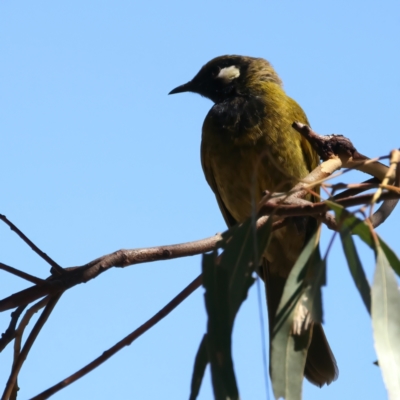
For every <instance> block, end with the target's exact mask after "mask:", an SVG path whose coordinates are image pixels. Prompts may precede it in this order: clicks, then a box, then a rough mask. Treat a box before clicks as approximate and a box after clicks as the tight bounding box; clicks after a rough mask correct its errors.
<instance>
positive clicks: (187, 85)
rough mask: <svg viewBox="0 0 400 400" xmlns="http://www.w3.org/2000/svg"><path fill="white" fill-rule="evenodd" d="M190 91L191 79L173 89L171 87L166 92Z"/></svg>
mask: <svg viewBox="0 0 400 400" xmlns="http://www.w3.org/2000/svg"><path fill="white" fill-rule="evenodd" d="M191 91H192V81H190V82H188V83H185V84H184V85H181V86H178V87H176V88H175V89H172V90H171V91H170V92H169V93H168V94H175V93H184V92H191Z"/></svg>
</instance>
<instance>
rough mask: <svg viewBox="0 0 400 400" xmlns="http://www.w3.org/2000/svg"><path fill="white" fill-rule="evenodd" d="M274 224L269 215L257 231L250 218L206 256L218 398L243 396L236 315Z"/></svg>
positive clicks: (209, 333) (209, 340)
mask: <svg viewBox="0 0 400 400" xmlns="http://www.w3.org/2000/svg"><path fill="white" fill-rule="evenodd" d="M271 226H272V219H271V218H269V219H268V221H267V223H266V224H265V225H264V226H262V227H261V228H260V229H258V231H257V232H256V231H255V225H254V223H253V221H252V219H248V220H247V221H245V222H244V223H243V224H241V225H238V226H235V227H233V228H232V229H229V230H228V231H227V232H225V233H224V234H223V235H222V237H223V240H222V241H221V243H220V244H219V245H220V247H222V248H223V249H224V251H223V253H222V254H221V255H220V256H219V257H218V255H217V252H216V251H214V252H213V253H212V254H204V255H203V285H204V287H205V289H206V291H205V295H204V297H205V303H206V309H207V314H208V323H207V335H206V341H207V350H208V357H209V361H210V364H211V378H212V382H213V389H214V396H215V398H216V399H218V400H219V399H221V400H222V399H223V400H226V399H228V398H229V399H232V400H233V399H238V398H239V392H238V388H237V383H236V378H235V373H234V367H233V360H232V353H231V340H232V339H231V335H232V328H233V324H234V319H235V316H236V314H237V312H238V310H239V308H240V306H241V304H242V303H243V301H244V300H245V299H246V297H247V293H248V290H249V288H250V286H251V285H252V284H253V283H254V281H255V278H253V276H252V275H253V273H254V271H255V268H256V266H258V264H259V262H260V260H261V257H262V254H263V252H264V249H265V247H266V245H267V243H268V240H269V236H270V232H271ZM196 379H197V378H196V376H195V374H193V378H192V382H197V380H196ZM200 382H201V380H200ZM199 384H200V383H199ZM196 387H197V383H196V385H195V389H196ZM192 392H193V393H194V394H195V395H197V394H196V392H195V391H193V390H192ZM194 398H195V397H194Z"/></svg>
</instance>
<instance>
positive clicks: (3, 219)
mask: <svg viewBox="0 0 400 400" xmlns="http://www.w3.org/2000/svg"><path fill="white" fill-rule="evenodd" d="M0 219H1V220H2V221H3V222H4V223H5V224H7V225H8V226H9V227H10V229H11V230H12V231H14V232H15V233H16V234H17V235H18V236H19V237H20V238H21V239H22V240H23V241H24V242H25V243H26V244H27V245H28V246H29V247H30V248H31V249H32V250H33V251H34V252H35V253H36V254H37V255H38V256H40V257H42V258H43V260H45V261H46V262H47V263H49V264H50V265H51V266H52V267H53V268H54V270H55V271H57V272H58V273H59V274H62V272H63V268H62V267H61V266H60V265H58V264H57V263H56V262H55V261H54V260H53V259H52V258H51V257H49V256H48V255H47V254H46V253H45V252H43V251H42V250H40V249H39V247H37V246H36V245H35V243H33V242H32V240H30V239H29V238H28V237H27V236H26V235H25V234H24V233H22V232H21V231H20V230H19V229H18V228H17V227H16V226H15V225H14V224H13V223H12V222H11V221H10V220H9V219H8V218H7V217H6V216H5V215H3V214H0Z"/></svg>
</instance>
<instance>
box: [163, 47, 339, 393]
mask: <svg viewBox="0 0 400 400" xmlns="http://www.w3.org/2000/svg"><path fill="white" fill-rule="evenodd" d="M181 92H194V93H198V94H200V95H202V96H205V97H208V98H209V99H210V100H212V101H213V102H214V103H215V104H214V105H213V106H212V107H211V109H210V111H209V112H208V114H207V116H206V119H205V120H204V124H203V134H202V143H201V161H202V166H203V170H204V175H205V177H206V180H207V182H208V184H209V185H210V187H211V189H212V190H213V192H214V194H215V197H216V198H217V202H218V205H219V208H220V210H221V212H222V214H223V216H224V219H225V221H226V223H227V225H228V226H233V225H234V224H236V223H238V222H239V223H240V222H243V221H244V220H245V219H246V218H248V217H249V216H250V215H251V212H252V207H253V204H258V202H259V201H260V199H261V197H262V194H263V192H264V191H265V190H268V191H269V192H277V191H279V192H284V191H287V190H290V189H291V188H292V187H293V186H294V185H295V184H296V183H297V182H298V181H299V179H301V178H304V177H305V176H306V175H308V174H309V172H310V171H312V170H313V169H314V168H315V167H316V166H317V165H318V163H319V157H318V155H317V153H316V152H315V151H314V150H313V149H312V148H311V146H310V144H309V143H308V142H307V141H306V140H305V139H304V138H303V137H302V136H301V135H300V134H299V133H298V132H296V131H295V130H294V129H293V128H292V123H293V122H294V121H299V122H302V123H304V124H308V120H307V117H306V115H305V113H304V111H303V110H302V109H301V107H300V106H299V105H298V104H297V103H296V102H295V101H294V100H293V99H291V98H290V97H288V96H287V95H286V93H285V91H284V90H283V88H282V81H281V80H280V78H279V76H278V75H277V73H276V72H275V70H274V69H273V68H272V66H271V64H270V63H269V62H268V61H266V60H264V59H262V58H253V57H244V56H236V55H232V56H221V57H217V58H214V59H213V60H211V61H209V62H208V63H207V64H206V65H204V66H203V68H201V70H200V71H199V73H198V74H197V75H196V76H195V77H194V78H193V79H192V80H191V81H189V82H188V83H186V84H184V85H181V86H178V87H177V88H175V89H173V90H172V91H171V92H170V94H174V93H181ZM299 225H303V228H302V229H301V228H299ZM316 226H317V224H316V221H315V220H313V219H312V218H309V219H305V220H303V224H301V223H300V224H299V222H298V221H297V222H296V220H295V219H292V220H289V222H288V223H287V224H286V225H285V226H284V227H282V228H280V229H278V230H276V231H274V233H273V235H272V239H271V241H270V244H269V246H268V249H267V251H266V253H265V254H264V256H265V260H264V265H265V267H264V273H263V275H264V276H263V278H264V280H265V281H266V287H267V302H268V314H269V321H270V322H269V325H270V329H271V328H272V327H273V321H274V318H275V314H276V311H277V307H278V305H279V301H280V299H281V297H282V292H283V287H284V285H285V282H286V279H287V277H288V274H289V272H290V270H291V268H292V267H293V265H294V262H295V261H296V260H297V258H298V256H299V254H300V252H301V251H302V249H303V247H304V245H305V241H306V238H307V237H308V236H310V235H309V232H310V230H315V228H316ZM270 332H271V331H270ZM304 375H305V377H306V378H307V379H308V380H309V381H310V382H312V383H314V384H316V385H318V386H322V385H324V384H325V383H326V384H329V383H331V382H332V381H333V380H335V379H336V378H337V375H338V369H337V365H336V361H335V358H334V356H333V354H332V351H331V349H330V347H329V344H328V341H327V340H326V337H325V333H324V331H323V328H322V326H321V324H319V323H314V326H313V327H312V339H311V342H310V345H309V348H308V354H307V361H306V365H305V369H304Z"/></svg>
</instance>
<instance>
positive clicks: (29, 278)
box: [0, 262, 44, 285]
mask: <svg viewBox="0 0 400 400" xmlns="http://www.w3.org/2000/svg"><path fill="white" fill-rule="evenodd" d="M0 269H2V270H3V271H7V272H9V273H10V274H13V275H16V276H19V277H20V278H22V279H25V280H27V281H29V282H32V283H36V284H37V285H38V284H40V283H43V282H44V281H43V279H40V278H38V277H36V276H33V275H31V274H27V273H26V272H23V271H21V270H19V269H16V268H14V267H10V266H9V265H7V264H4V263H2V262H0Z"/></svg>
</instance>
